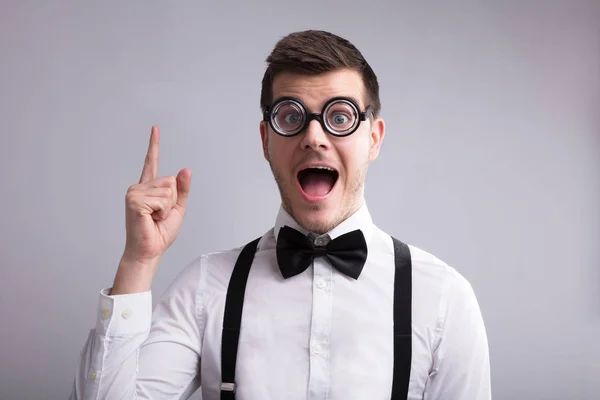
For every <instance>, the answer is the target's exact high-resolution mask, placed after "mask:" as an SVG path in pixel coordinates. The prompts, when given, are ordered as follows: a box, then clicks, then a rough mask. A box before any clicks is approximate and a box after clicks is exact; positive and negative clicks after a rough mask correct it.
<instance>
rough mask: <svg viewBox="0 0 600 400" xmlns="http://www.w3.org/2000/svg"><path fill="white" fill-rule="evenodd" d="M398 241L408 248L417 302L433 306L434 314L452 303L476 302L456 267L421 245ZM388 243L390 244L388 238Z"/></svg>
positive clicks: (472, 292)
mask: <svg viewBox="0 0 600 400" xmlns="http://www.w3.org/2000/svg"><path fill="white" fill-rule="evenodd" d="M380 232H381V233H383V232H382V231H380ZM384 234H385V233H384ZM386 235H387V234H386ZM388 237H390V236H389V235H388ZM400 240H401V241H402V239H400ZM402 242H403V243H405V244H406V245H407V246H408V248H409V250H410V257H411V263H412V280H413V296H414V298H415V300H416V301H417V302H418V303H420V304H428V305H429V307H430V308H431V309H433V308H435V310H436V313H437V314H438V315H440V314H444V313H445V312H446V311H447V310H446V309H447V307H449V306H451V305H452V304H454V306H462V305H466V304H473V303H476V299H475V294H474V291H473V288H472V286H471V284H470V282H469V281H468V280H467V278H466V277H465V276H464V275H463V274H462V273H460V272H459V271H458V269H457V268H455V267H454V266H452V265H450V264H449V263H447V262H446V261H444V260H442V259H441V258H440V257H438V256H437V255H435V254H433V253H432V252H430V251H428V250H425V249H424V248H422V247H419V246H416V245H414V244H410V243H408V242H404V241H402ZM389 246H390V248H392V246H393V244H392V239H391V237H390V239H389Z"/></svg>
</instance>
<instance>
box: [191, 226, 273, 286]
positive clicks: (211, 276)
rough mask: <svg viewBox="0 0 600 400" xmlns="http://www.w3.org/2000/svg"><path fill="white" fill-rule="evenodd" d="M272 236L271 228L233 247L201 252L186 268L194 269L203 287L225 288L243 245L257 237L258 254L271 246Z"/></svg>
mask: <svg viewBox="0 0 600 400" xmlns="http://www.w3.org/2000/svg"><path fill="white" fill-rule="evenodd" d="M272 237H273V233H272V229H271V230H269V231H267V232H265V233H264V234H263V235H262V236H257V237H255V238H251V239H248V240H247V242H244V243H241V244H238V245H236V246H235V247H231V248H228V249H221V250H215V251H212V252H207V253H204V254H201V255H200V256H198V257H197V258H196V259H195V260H193V261H192V262H191V263H190V264H189V265H188V267H187V268H186V269H191V270H194V271H195V274H197V275H198V276H199V278H200V285H201V286H204V289H209V288H213V289H218V288H225V287H227V285H228V283H229V279H230V277H231V273H232V271H233V267H234V266H235V263H236V261H237V259H238V257H239V256H240V253H241V252H242V250H243V249H244V247H245V246H246V245H248V244H250V243H251V242H253V241H254V240H257V239H258V246H257V250H256V254H257V255H259V254H260V253H262V252H264V251H265V250H268V249H270V248H271V247H272V246H273V245H272V242H273V240H272Z"/></svg>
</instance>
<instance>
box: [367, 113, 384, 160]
mask: <svg viewBox="0 0 600 400" xmlns="http://www.w3.org/2000/svg"><path fill="white" fill-rule="evenodd" d="M384 136H385V122H384V121H383V119H382V118H377V119H375V120H374V121H373V123H372V124H371V137H370V140H371V150H370V151H369V161H373V160H375V159H376V158H377V156H378V155H379V149H380V148H381V142H383V137H384Z"/></svg>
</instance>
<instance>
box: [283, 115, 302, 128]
mask: <svg viewBox="0 0 600 400" xmlns="http://www.w3.org/2000/svg"><path fill="white" fill-rule="evenodd" d="M283 120H284V121H285V123H286V124H289V125H296V124H297V123H298V122H299V121H300V115H299V114H297V113H289V114H287V115H286V116H285V117H284V118H283Z"/></svg>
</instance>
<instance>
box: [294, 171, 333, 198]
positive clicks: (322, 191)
mask: <svg viewBox="0 0 600 400" xmlns="http://www.w3.org/2000/svg"><path fill="white" fill-rule="evenodd" d="M334 183H335V182H334V178H333V176H332V175H331V174H328V173H318V172H309V173H307V174H306V175H305V176H304V177H303V179H302V181H301V182H300V184H301V185H302V190H304V191H305V192H306V194H308V195H309V196H325V195H326V194H327V193H329V191H331V188H332V187H333V184H334Z"/></svg>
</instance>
